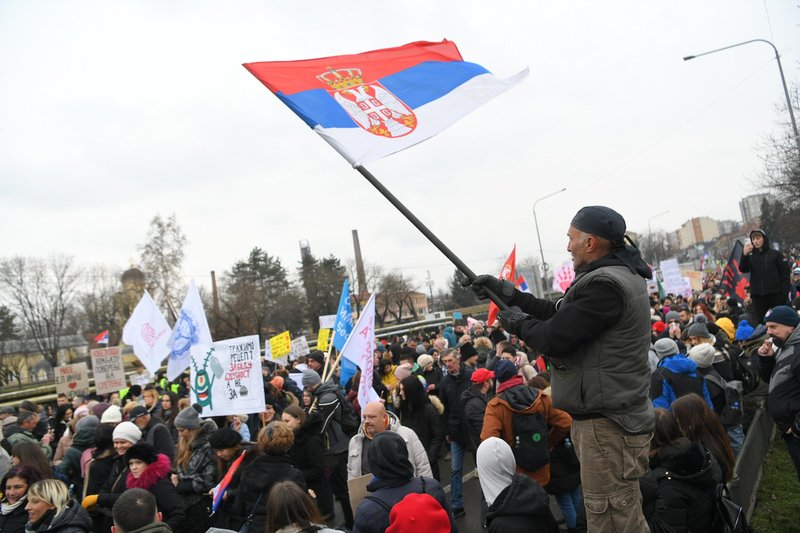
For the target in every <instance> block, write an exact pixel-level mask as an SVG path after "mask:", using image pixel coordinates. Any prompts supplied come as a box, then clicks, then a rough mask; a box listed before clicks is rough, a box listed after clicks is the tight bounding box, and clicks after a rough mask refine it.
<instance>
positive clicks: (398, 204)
mask: <svg viewBox="0 0 800 533" xmlns="http://www.w3.org/2000/svg"><path fill="white" fill-rule="evenodd" d="M355 169H356V170H357V171H358V172H359V174H361V175H362V176H364V177H365V178H366V179H367V181H368V182H370V183H371V184H372V186H373V187H375V188H376V189H378V192H380V193H381V194H382V195H383V196H384V198H386V199H387V200H389V203H391V204H392V205H393V206H395V208H397V210H398V211H400V212H401V213H402V214H403V216H405V217H406V218H407V219H408V221H409V222H411V223H412V224H413V225H414V227H415V228H417V229H418V230H419V231H420V232H422V234H423V235H425V237H427V238H428V240H429V241H431V244H433V245H434V246H436V248H438V249H439V251H440V252H442V253H443V254H444V255H445V257H447V258H448V259H449V260H450V262H451V263H453V264H454V265H455V266H456V268H457V269H458V270H460V271H461V272H462V273H463V274H464V275H465V276H467V279H468V280H469V281H470V282H473V281H475V278H476V277H477V276H476V275H475V273H474V272H473V271H472V270H471V269H470V268H469V267H468V266H467V265H466V264H465V263H464V262H463V261H462V260H461V259H460V258H459V257H458V256H457V255H456V254H454V253H453V252H452V250H450V248H448V247H447V246H446V245H445V244H444V243H443V242H442V241H441V240H439V238H438V237H437V236H436V235H434V234H433V232H432V231H431V230H429V229H428V227H427V226H425V224H423V223H422V221H420V219H418V218H417V217H416V216H415V215H414V213H412V212H411V211H410V210H409V209H408V208H407V207H406V206H405V205H403V203H402V202H401V201H400V200H398V199H397V197H395V195H393V194H392V193H391V191H389V189H387V188H386V187H384V186H383V184H382V183H381V182H380V181H378V178H376V177H375V176H373V175H372V173H371V172H370V171H369V170H367V169H366V168H364V167H362V166H361V165H359V166H357V167H355ZM484 291H485V292H486V294H487V295H488V296H489V299H490V300H491V301H493V302H494V303H495V305H497V307H499V308H500V309H503V310H506V309H508V305H506V303H505V302H504V301H503V300H501V299H500V297H499V296H498V295H496V294H495V293H494V292H492V291H490V290H489V289H488V288H486V287H484Z"/></svg>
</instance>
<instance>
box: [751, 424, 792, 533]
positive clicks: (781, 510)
mask: <svg viewBox="0 0 800 533" xmlns="http://www.w3.org/2000/svg"><path fill="white" fill-rule="evenodd" d="M752 522H753V523H752V526H753V530H754V531H755V532H756V533H761V532H764V533H767V532H773V531H780V532H787V533H788V532H791V531H794V532H800V482H798V479H797V471H796V470H795V468H794V463H792V459H791V457H789V452H788V450H787V449H786V443H785V442H784V440H783V439H782V438H781V437H780V436H776V437H775V440H774V441H773V442H772V448H770V450H769V453H768V454H767V459H766V461H765V462H764V473H763V476H762V478H761V486H760V487H759V488H758V499H757V501H756V508H755V511H754V512H753V520H752Z"/></svg>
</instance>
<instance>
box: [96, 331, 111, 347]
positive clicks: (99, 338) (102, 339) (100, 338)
mask: <svg viewBox="0 0 800 533" xmlns="http://www.w3.org/2000/svg"><path fill="white" fill-rule="evenodd" d="M94 342H96V343H97V344H105V345H106V346H108V330H105V331H104V332H102V333H98V334H97V335H96V336H95V337H94Z"/></svg>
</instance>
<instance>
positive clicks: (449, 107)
mask: <svg viewBox="0 0 800 533" xmlns="http://www.w3.org/2000/svg"><path fill="white" fill-rule="evenodd" d="M244 67H245V68H246V69H247V70H248V71H250V73H251V74H253V76H255V77H256V78H257V79H258V80H259V81H261V82H262V83H263V84H264V85H265V86H266V87H267V88H268V89H269V90H270V91H272V92H273V93H274V94H275V96H277V97H278V98H279V99H280V100H281V101H282V102H283V103H284V104H286V105H287V106H289V108H290V109H291V110H292V111H294V112H295V113H296V114H297V115H298V116H299V117H300V118H301V119H302V120H303V121H304V122H305V123H306V124H307V125H308V126H309V127H311V128H312V129H314V131H315V132H317V133H318V134H319V135H320V136H322V138H323V139H325V140H326V141H327V142H328V143H329V144H330V145H331V146H332V147H333V148H334V149H335V150H336V151H337V152H339V153H340V154H341V155H342V157H344V158H345V159H347V161H349V162H350V163H351V164H352V165H353V166H354V167H355V166H359V165H363V164H365V163H369V162H370V161H374V160H376V159H380V158H382V157H385V156H387V155H390V154H393V153H395V152H398V151H400V150H404V149H405V148H408V147H410V146H413V145H415V144H417V143H420V142H422V141H424V140H426V139H429V138H430V137H433V136H434V135H436V134H437V133H439V132H440V131H442V130H444V129H446V128H447V127H449V126H451V125H452V124H453V123H455V122H457V121H458V120H460V119H461V118H463V117H464V116H466V115H468V114H469V113H471V112H472V111H474V110H475V109H476V108H478V107H479V106H481V105H482V104H484V103H486V102H488V101H489V100H491V99H492V98H494V97H495V96H498V95H500V94H501V93H503V92H505V91H506V90H508V89H510V88H511V87H513V86H515V85H517V84H518V83H520V82H521V81H522V80H523V79H524V78H525V77H526V76H527V74H528V69H525V70H523V71H521V72H520V73H518V74H516V75H515V76H512V77H510V78H507V79H499V78H496V77H495V76H493V75H492V74H491V73H490V72H489V71H488V70H486V69H485V68H484V67H482V66H480V65H477V64H475V63H469V62H466V61H464V60H463V58H462V57H461V54H460V53H459V51H458V48H457V47H456V45H455V43H453V42H452V41H447V40H444V41H441V42H438V43H436V42H414V43H409V44H406V45H403V46H398V47H394V48H385V49H382V50H372V51H369V52H364V53H360V54H352V55H342V56H333V57H324V58H319V59H306V60H299V61H268V62H256V63H245V64H244Z"/></svg>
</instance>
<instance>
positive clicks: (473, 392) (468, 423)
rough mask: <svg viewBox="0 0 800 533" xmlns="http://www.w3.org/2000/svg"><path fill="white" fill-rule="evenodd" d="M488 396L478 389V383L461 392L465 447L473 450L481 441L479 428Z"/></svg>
mask: <svg viewBox="0 0 800 533" xmlns="http://www.w3.org/2000/svg"><path fill="white" fill-rule="evenodd" d="M488 403H489V398H488V397H487V396H486V395H485V394H483V393H482V392H481V391H480V385H478V384H474V385H471V386H470V387H469V388H468V389H467V390H465V391H464V392H463V393H462V394H461V405H462V406H463V409H464V415H463V416H464V426H465V434H466V437H467V442H466V444H467V447H468V448H469V449H470V450H472V451H474V450H477V449H478V446H479V445H480V443H481V430H482V429H483V417H484V414H485V413H486V405H487V404H488Z"/></svg>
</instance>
